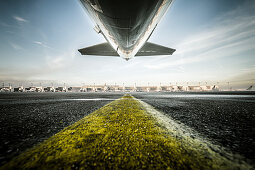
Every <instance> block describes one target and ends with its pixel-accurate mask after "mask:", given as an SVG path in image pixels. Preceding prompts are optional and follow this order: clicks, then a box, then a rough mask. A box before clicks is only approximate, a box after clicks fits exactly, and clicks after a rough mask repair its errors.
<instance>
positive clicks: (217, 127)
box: [133, 92, 255, 165]
mask: <svg viewBox="0 0 255 170" xmlns="http://www.w3.org/2000/svg"><path fill="white" fill-rule="evenodd" d="M133 96H134V97H136V98H138V99H141V100H142V101H144V102H146V103H148V104H150V105H152V106H153V107H154V108H155V109H157V110H159V111H161V112H163V113H165V114H166V115H168V116H170V117H171V118H173V119H174V120H176V121H178V122H181V123H183V124H185V125H187V126H188V127H190V128H192V129H194V130H195V131H196V132H198V133H199V134H200V136H202V137H204V138H206V139H208V140H210V141H211V142H212V143H214V144H217V145H220V146H223V147H225V148H226V149H227V150H229V151H230V152H232V153H234V154H239V155H242V156H243V157H244V158H245V159H248V160H247V161H248V162H249V163H251V164H253V165H254V164H255V93H254V92H219V93H202V92H201V93H140V94H139V93H136V94H133Z"/></svg>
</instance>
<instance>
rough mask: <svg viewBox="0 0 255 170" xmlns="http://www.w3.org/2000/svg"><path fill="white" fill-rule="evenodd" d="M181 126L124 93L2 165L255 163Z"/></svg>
mask: <svg viewBox="0 0 255 170" xmlns="http://www.w3.org/2000/svg"><path fill="white" fill-rule="evenodd" d="M183 129H185V128H184V127H183V128H181V126H179V125H178V124H176V123H175V122H174V121H172V120H170V119H169V118H167V117H165V116H164V115H162V113H160V112H158V111H157V110H155V109H153V108H152V107H151V106H150V105H148V104H146V103H143V102H141V101H139V100H137V99H135V98H133V97H132V96H130V95H125V96H124V97H122V98H120V99H118V100H115V101H113V102H111V103H109V104H107V105H106V106H104V107H102V108H100V109H98V110H96V111H95V112H93V113H91V114H89V115H88V116H85V117H84V118H82V119H81V120H80V121H78V122H76V123H75V124H73V125H71V126H68V127H67V128H65V129H64V130H62V131H60V132H59V133H57V134H55V135H54V136H52V137H50V138H49V139H47V140H45V141H44V142H42V143H40V144H38V145H36V146H35V147H33V148H31V149H29V150H27V151H26V152H24V153H22V154H21V155H19V156H18V157H15V158H14V159H12V160H11V161H10V162H8V163H7V164H5V165H4V166H3V167H0V169H17V168H18V169H180V170H181V169H244V170H247V169H252V167H251V166H250V165H249V164H247V163H245V162H244V161H242V160H240V159H237V160H236V159H235V158H234V157H233V155H232V154H229V153H226V152H225V151H224V150H221V149H217V148H218V147H217V146H214V145H212V144H210V142H206V141H205V140H201V139H199V138H194V137H191V136H189V134H188V135H186V132H185V133H182V132H183ZM216 150H217V152H215V151H216Z"/></svg>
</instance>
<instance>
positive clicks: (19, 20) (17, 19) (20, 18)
mask: <svg viewBox="0 0 255 170" xmlns="http://www.w3.org/2000/svg"><path fill="white" fill-rule="evenodd" d="M13 18H14V19H15V20H16V21H18V22H28V20H26V19H24V18H22V17H19V16H13Z"/></svg>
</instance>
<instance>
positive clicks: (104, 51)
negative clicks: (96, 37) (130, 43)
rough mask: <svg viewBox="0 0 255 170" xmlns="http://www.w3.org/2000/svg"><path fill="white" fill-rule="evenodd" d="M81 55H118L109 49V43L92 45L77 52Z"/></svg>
mask: <svg viewBox="0 0 255 170" xmlns="http://www.w3.org/2000/svg"><path fill="white" fill-rule="evenodd" d="M78 51H79V52H80V53H81V54H82V55H98V56H118V57H119V55H118V53H117V52H116V51H115V50H114V49H113V48H112V47H111V45H110V44H109V43H102V44H97V45H93V46H90V47H87V48H82V49H79V50H78Z"/></svg>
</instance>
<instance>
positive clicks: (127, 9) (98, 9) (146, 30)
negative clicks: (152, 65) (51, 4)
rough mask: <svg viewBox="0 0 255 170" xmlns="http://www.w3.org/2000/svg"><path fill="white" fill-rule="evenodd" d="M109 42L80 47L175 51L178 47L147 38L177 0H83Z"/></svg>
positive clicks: (102, 52)
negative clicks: (153, 41)
mask: <svg viewBox="0 0 255 170" xmlns="http://www.w3.org/2000/svg"><path fill="white" fill-rule="evenodd" d="M80 1H81V3H82V5H83V6H84V7H85V10H86V11H87V12H88V14H89V16H90V17H91V18H92V19H93V20H94V22H95V24H96V26H95V28H94V30H95V31H96V32H97V33H101V34H102V35H103V36H104V38H105V39H106V40H107V42H106V43H102V44H98V45H94V46H90V47H87V48H83V49H79V50H78V51H79V52H80V53H81V54H82V55H97V56H120V57H122V58H124V59H126V60H129V59H131V58H133V57H134V56H153V55H172V54H173V53H174V52H175V49H171V48H168V47H164V46H161V45H157V44H153V43H150V42H147V40H148V39H149V38H150V36H151V34H152V33H153V31H154V30H155V28H156V26H157V24H158V23H159V21H160V19H161V18H162V16H163V15H164V14H165V13H166V11H167V9H168V8H169V7H170V5H171V4H172V1H173V0H80Z"/></svg>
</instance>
